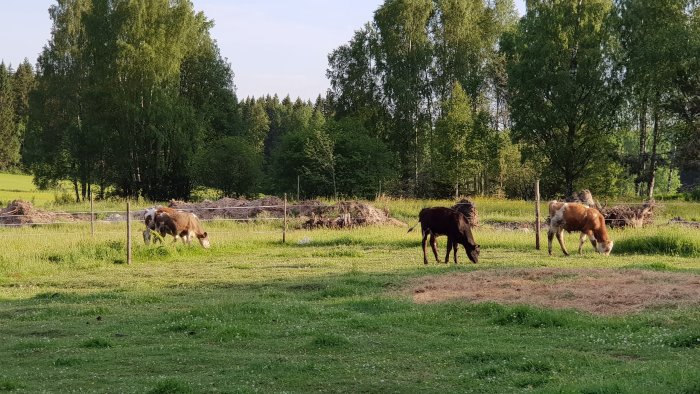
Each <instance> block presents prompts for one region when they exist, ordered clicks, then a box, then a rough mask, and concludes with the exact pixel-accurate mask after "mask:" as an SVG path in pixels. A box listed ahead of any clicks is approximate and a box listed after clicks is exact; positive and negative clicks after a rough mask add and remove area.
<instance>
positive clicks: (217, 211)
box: [168, 197, 284, 220]
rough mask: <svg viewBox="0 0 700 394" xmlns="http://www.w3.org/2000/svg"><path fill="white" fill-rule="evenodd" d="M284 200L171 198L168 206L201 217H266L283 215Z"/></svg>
mask: <svg viewBox="0 0 700 394" xmlns="http://www.w3.org/2000/svg"><path fill="white" fill-rule="evenodd" d="M283 205H284V201H283V200H282V199H280V198H278V197H265V198H261V199H259V200H247V199H245V198H241V199H236V198H222V199H220V200H217V201H210V200H204V201H202V202H200V203H189V202H183V201H177V200H171V201H170V203H169V204H168V206H169V207H171V208H175V209H180V210H183V211H188V212H193V213H194V214H195V215H197V216H198V217H199V218H201V219H205V220H207V219H239V220H243V219H255V218H257V217H258V216H260V215H261V214H263V213H265V215H266V217H278V218H281V217H283V216H284V207H283Z"/></svg>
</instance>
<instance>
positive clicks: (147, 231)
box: [143, 228, 151, 245]
mask: <svg viewBox="0 0 700 394" xmlns="http://www.w3.org/2000/svg"><path fill="white" fill-rule="evenodd" d="M143 243H145V244H146V245H150V243H151V229H150V228H147V229H145V230H143Z"/></svg>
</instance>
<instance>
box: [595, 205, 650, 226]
mask: <svg viewBox="0 0 700 394" xmlns="http://www.w3.org/2000/svg"><path fill="white" fill-rule="evenodd" d="M655 208H656V204H655V203H654V202H645V203H644V204H641V205H634V206H631V205H616V206H614V207H602V208H600V213H602V214H603V216H604V217H605V224H606V225H607V226H608V227H612V228H615V227H617V228H621V227H632V228H640V227H643V226H647V225H650V224H653V223H654V209H655Z"/></svg>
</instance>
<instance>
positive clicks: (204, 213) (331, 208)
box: [168, 197, 404, 228]
mask: <svg viewBox="0 0 700 394" xmlns="http://www.w3.org/2000/svg"><path fill="white" fill-rule="evenodd" d="M168 206H169V207H171V208H175V209H181V210H184V211H188V212H193V213H194V214H196V215H197V216H198V217H200V218H201V219H204V220H208V219H236V220H254V219H256V218H260V217H265V218H282V217H284V201H283V200H282V199H280V198H278V197H265V198H262V199H258V200H247V199H245V198H242V199H235V198H222V199H220V200H217V201H209V200H205V201H203V202H201V203H187V202H182V201H175V200H173V201H170V204H168ZM287 215H288V216H289V217H295V218H299V219H301V220H302V221H303V222H304V224H303V227H305V228H316V227H327V228H346V227H355V226H366V225H371V224H398V225H404V223H403V222H400V221H398V220H395V219H393V218H390V217H389V214H388V213H387V212H386V211H384V210H381V209H377V208H375V207H373V206H371V205H369V204H366V203H362V202H356V201H342V202H339V203H337V204H335V205H326V204H323V203H322V202H320V201H317V200H307V201H300V202H297V203H288V204H287Z"/></svg>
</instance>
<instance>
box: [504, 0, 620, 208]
mask: <svg viewBox="0 0 700 394" xmlns="http://www.w3.org/2000/svg"><path fill="white" fill-rule="evenodd" d="M610 6H611V4H610V1H608V0H595V1H586V2H583V3H581V2H578V1H574V0H566V1H560V2H545V1H533V2H530V3H528V7H529V8H528V14H527V16H526V17H525V18H523V19H521V20H520V23H519V25H518V29H517V30H516V31H515V32H513V33H507V34H506V35H505V36H504V38H503V39H502V41H501V47H502V49H503V51H504V53H505V54H506V56H507V61H508V63H507V70H508V89H509V91H510V94H511V99H510V106H511V116H512V121H513V129H512V134H511V135H512V137H513V139H514V141H515V142H521V143H523V144H524V150H523V153H524V154H526V157H527V158H528V159H530V160H534V161H535V162H538V161H539V162H542V163H543V164H544V168H543V175H544V176H550V177H552V178H553V180H552V181H551V182H549V184H551V185H553V186H555V187H556V188H555V189H554V190H550V191H548V193H546V194H553V193H556V192H560V193H561V192H564V193H566V194H568V195H570V194H571V193H572V192H573V191H574V190H575V189H578V188H580V187H585V186H584V185H585V183H583V182H582V180H583V179H584V177H585V176H586V174H588V173H590V172H592V171H594V168H595V171H596V172H597V173H600V174H601V176H605V175H606V171H607V166H608V165H610V164H611V163H612V157H611V153H612V149H613V145H612V143H611V142H612V140H611V135H610V133H609V130H610V129H611V128H612V127H613V126H614V120H615V116H616V111H617V108H618V100H619V98H618V96H617V89H616V88H617V80H616V79H615V76H616V70H615V69H613V68H611V66H610V62H609V58H608V52H609V51H610V41H611V37H610V30H609V28H608V26H607V25H606V23H607V19H608V15H609V12H610ZM561 181H563V182H561ZM544 183H545V184H547V182H544Z"/></svg>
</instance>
